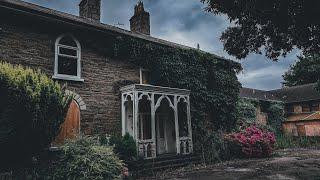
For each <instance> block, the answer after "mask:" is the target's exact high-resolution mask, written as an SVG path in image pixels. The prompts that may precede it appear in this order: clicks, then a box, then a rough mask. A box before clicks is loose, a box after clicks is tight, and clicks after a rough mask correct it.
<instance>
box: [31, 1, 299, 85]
mask: <svg viewBox="0 0 320 180" xmlns="http://www.w3.org/2000/svg"><path fill="white" fill-rule="evenodd" d="M25 1H27V2H31V3H35V4H38V5H41V6H45V7H48V8H52V9H56V10H59V11H63V12H66V13H70V14H74V15H78V5H79V2H80V0H67V1H66V0H55V1H49V0H25ZM137 1H138V0H102V22H103V23H106V24H110V25H116V24H123V26H119V25H118V26H119V27H120V28H124V29H129V19H130V17H131V16H132V15H133V7H134V5H135V4H136V3H137ZM144 4H145V8H146V9H147V10H148V11H149V12H150V13H151V33H152V35H153V36H155V37H159V38H162V39H166V40H169V41H173V42H177V43H180V44H184V45H188V46H192V47H196V45H197V44H198V43H199V44H200V47H201V49H203V50H205V51H209V52H211V53H215V54H217V55H220V56H224V57H226V58H230V59H234V58H233V57H230V56H229V55H228V54H227V53H226V52H225V51H224V50H223V44H222V43H221V42H220V40H219V38H220V35H221V33H222V32H223V31H224V30H225V29H226V28H227V27H228V26H229V25H230V24H229V21H228V19H227V18H226V17H224V16H214V15H213V14H210V13H207V12H204V5H203V4H202V3H200V0H188V1H186V0H184V1H182V0H157V1H155V0H144ZM297 54H299V52H298V51H294V52H293V53H291V54H289V55H288V56H287V57H286V58H282V59H280V60H279V62H272V61H270V60H269V59H267V58H266V57H265V56H263V55H257V54H252V55H250V56H249V57H247V58H246V59H245V60H241V61H240V62H241V64H242V65H243V67H244V71H243V72H242V73H241V74H239V76H238V77H239V80H240V81H241V83H242V84H243V86H246V87H252V88H258V89H275V88H279V87H280V86H281V84H280V83H281V82H282V81H283V80H282V74H283V73H284V72H285V71H286V70H287V69H288V67H289V65H290V64H291V63H293V62H294V60H295V59H296V55H297Z"/></svg>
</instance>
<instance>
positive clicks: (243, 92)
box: [240, 88, 279, 101]
mask: <svg viewBox="0 0 320 180" xmlns="http://www.w3.org/2000/svg"><path fill="white" fill-rule="evenodd" d="M240 97H242V98H248V99H256V100H262V101H278V100H279V99H278V97H276V96H274V95H273V94H271V93H269V92H268V91H263V90H258V89H251V88H241V89H240Z"/></svg>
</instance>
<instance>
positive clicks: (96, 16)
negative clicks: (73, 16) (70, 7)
mask: <svg viewBox="0 0 320 180" xmlns="http://www.w3.org/2000/svg"><path fill="white" fill-rule="evenodd" d="M100 7H101V0H81V2H80V4H79V9H80V17H84V18H87V19H90V20H93V21H98V22H100Z"/></svg>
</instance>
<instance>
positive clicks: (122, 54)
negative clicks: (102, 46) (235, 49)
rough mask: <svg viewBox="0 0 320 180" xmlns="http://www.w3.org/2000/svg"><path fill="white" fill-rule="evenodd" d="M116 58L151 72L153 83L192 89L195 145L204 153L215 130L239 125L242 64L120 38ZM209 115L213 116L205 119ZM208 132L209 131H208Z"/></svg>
mask: <svg viewBox="0 0 320 180" xmlns="http://www.w3.org/2000/svg"><path fill="white" fill-rule="evenodd" d="M113 44H114V52H113V56H115V57H117V58H123V59H129V60H130V61H131V62H132V63H133V64H136V65H137V66H140V67H143V68H145V69H149V70H150V73H151V84H152V85H158V86H167V87H174V88H182V89H189V90H191V94H190V102H191V105H190V106H191V113H192V128H193V132H194V133H193V135H194V137H193V139H194V141H193V143H194V147H195V149H194V150H195V151H197V152H201V151H203V149H201V148H199V147H202V146H201V144H203V142H206V140H207V139H208V138H209V137H207V136H208V134H210V133H209V132H211V131H213V130H223V131H231V130H232V129H233V128H234V127H235V124H236V119H237V112H236V103H237V100H238V95H239V89H240V87H241V84H240V83H239V81H238V79H237V76H236V73H237V72H239V71H240V70H241V65H240V64H239V63H236V62H233V61H230V60H225V59H223V58H220V57H216V56H214V55H212V54H209V53H205V52H202V51H199V50H194V49H191V48H190V49H189V48H176V47H172V46H165V45H160V44H156V43H152V42H147V41H143V40H139V39H134V38H130V37H125V36H119V37H117V38H116V39H114V43H113ZM207 114H212V115H213V116H212V117H211V118H210V119H206V117H207ZM208 131H209V132H208Z"/></svg>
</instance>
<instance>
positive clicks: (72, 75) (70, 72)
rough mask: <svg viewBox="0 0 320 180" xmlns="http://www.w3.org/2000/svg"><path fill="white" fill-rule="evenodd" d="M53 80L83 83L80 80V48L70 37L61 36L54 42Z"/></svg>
mask: <svg viewBox="0 0 320 180" xmlns="http://www.w3.org/2000/svg"><path fill="white" fill-rule="evenodd" d="M53 78H55V79H63V80H71V81H83V79H81V46H80V43H79V41H78V40H77V39H75V38H74V37H73V36H72V35H61V36H59V37H58V38H57V40H56V43H55V63H54V76H53Z"/></svg>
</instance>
